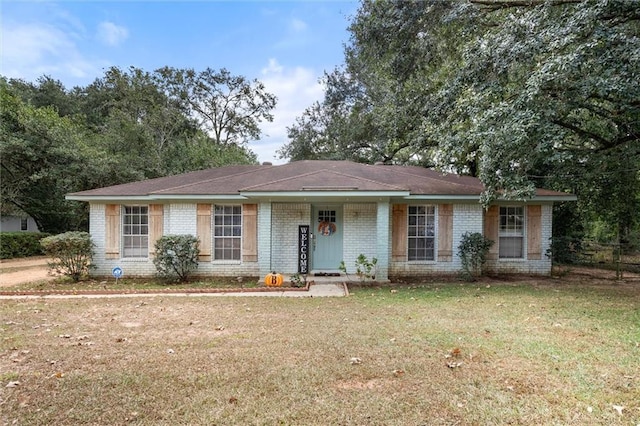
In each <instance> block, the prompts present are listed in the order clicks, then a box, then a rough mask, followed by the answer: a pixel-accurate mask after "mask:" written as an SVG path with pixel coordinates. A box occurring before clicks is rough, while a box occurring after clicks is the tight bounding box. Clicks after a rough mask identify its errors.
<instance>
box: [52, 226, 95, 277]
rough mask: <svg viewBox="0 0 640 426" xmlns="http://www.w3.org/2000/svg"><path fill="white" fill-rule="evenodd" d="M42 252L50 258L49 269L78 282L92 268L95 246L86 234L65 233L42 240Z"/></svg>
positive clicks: (76, 232)
mask: <svg viewBox="0 0 640 426" xmlns="http://www.w3.org/2000/svg"><path fill="white" fill-rule="evenodd" d="M40 243H41V245H42V248H43V249H44V252H45V254H46V255H47V256H49V257H50V258H51V261H50V262H49V267H50V268H51V269H53V270H54V271H56V272H58V273H60V274H63V275H66V276H69V277H71V278H72V279H73V281H75V282H78V281H80V278H82V276H83V275H86V274H88V273H89V268H92V267H93V265H91V260H92V259H93V249H94V247H95V244H94V243H93V241H92V240H91V236H90V235H89V234H88V233H87V232H78V231H73V232H65V233H64V234H58V235H53V236H51V237H47V238H43V239H42V241H41V242H40Z"/></svg>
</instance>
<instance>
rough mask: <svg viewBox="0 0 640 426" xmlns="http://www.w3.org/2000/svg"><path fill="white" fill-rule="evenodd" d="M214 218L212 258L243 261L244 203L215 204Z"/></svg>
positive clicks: (215, 259)
mask: <svg viewBox="0 0 640 426" xmlns="http://www.w3.org/2000/svg"><path fill="white" fill-rule="evenodd" d="M230 210H231V211H230ZM234 218H237V219H234ZM212 220H213V226H212V234H213V235H212V240H213V252H212V255H213V256H212V259H213V260H214V261H238V262H240V261H242V205H241V204H215V205H214V206H213V215H212ZM229 246H230V247H229Z"/></svg>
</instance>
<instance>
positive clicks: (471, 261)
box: [458, 232, 493, 281]
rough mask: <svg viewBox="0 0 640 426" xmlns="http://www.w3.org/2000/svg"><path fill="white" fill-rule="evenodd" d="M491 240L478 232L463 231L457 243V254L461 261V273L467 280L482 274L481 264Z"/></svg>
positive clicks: (491, 243)
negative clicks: (458, 243)
mask: <svg viewBox="0 0 640 426" xmlns="http://www.w3.org/2000/svg"><path fill="white" fill-rule="evenodd" d="M492 245H493V241H491V240H490V239H488V238H486V237H485V236H484V235H482V234H481V233H479V232H465V233H464V235H462V239H461V240H460V245H458V256H459V257H460V261H461V262H462V275H463V276H464V277H465V279H467V280H469V281H473V280H475V278H476V277H478V276H480V275H482V273H483V270H482V268H483V266H484V264H485V263H486V261H487V254H488V253H489V249H490V248H491V246H492Z"/></svg>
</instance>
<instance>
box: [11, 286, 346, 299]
mask: <svg viewBox="0 0 640 426" xmlns="http://www.w3.org/2000/svg"><path fill="white" fill-rule="evenodd" d="M348 295H349V290H348V288H347V285H346V284H345V283H343V282H339V283H338V282H325V283H313V284H311V285H310V286H309V291H304V290H300V291H291V290H290V291H265V292H260V291H255V292H252V291H244V292H233V291H231V292H228V293H135V294H77V295H74V294H48V295H15V296H14V295H11V296H7V295H0V300H2V299H81V298H86V299H97V298H122V297H156V296H162V297H221V296H225V297H229V296H232V297H239V296H244V297H344V296H348Z"/></svg>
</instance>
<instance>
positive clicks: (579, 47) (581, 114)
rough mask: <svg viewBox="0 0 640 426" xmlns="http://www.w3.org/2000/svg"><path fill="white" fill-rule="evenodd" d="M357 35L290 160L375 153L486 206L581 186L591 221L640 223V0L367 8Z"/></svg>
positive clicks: (480, 0) (356, 21)
mask: <svg viewBox="0 0 640 426" xmlns="http://www.w3.org/2000/svg"><path fill="white" fill-rule="evenodd" d="M349 30H350V32H351V39H350V42H349V44H348V45H347V46H346V48H345V69H344V71H343V72H341V73H339V74H338V75H336V77H335V78H327V79H326V85H327V91H326V94H325V99H324V101H323V103H322V104H319V105H317V106H314V108H312V109H309V110H307V111H306V112H305V114H303V116H302V117H301V118H300V119H299V120H298V121H296V123H295V124H294V125H293V126H292V127H291V128H290V129H289V137H290V141H289V143H288V144H287V145H286V146H285V148H284V149H283V150H282V151H281V153H282V154H285V155H286V154H290V153H295V154H296V155H307V154H309V153H310V154H311V155H315V156H323V155H327V154H328V153H333V152H336V151H337V152H339V153H340V155H341V156H343V157H345V158H349V156H351V157H355V158H358V157H359V156H358V155H357V153H358V152H359V150H361V149H362V147H365V149H368V150H369V155H367V156H362V157H361V158H362V159H363V160H364V161H367V162H372V161H379V160H384V161H388V162H415V163H418V164H422V165H435V166H437V167H438V168H440V169H442V170H444V171H456V172H459V173H465V174H471V175H474V176H478V177H479V178H480V179H481V180H482V182H483V183H484V184H485V187H486V191H485V192H484V194H483V197H482V201H483V203H484V204H485V205H488V204H489V203H490V202H491V201H492V200H494V199H496V198H497V197H504V198H507V199H527V198H529V197H531V196H532V195H533V190H534V187H535V186H544V187H550V188H552V189H558V190H570V191H572V192H574V193H576V194H577V195H578V197H579V200H580V204H579V206H580V209H579V210H577V213H578V214H579V215H580V218H579V219H580V220H590V219H593V218H594V217H595V218H606V220H607V221H609V222H612V223H615V224H616V229H619V232H620V235H621V236H623V238H626V236H628V234H629V233H630V232H631V230H633V229H636V230H637V229H638V227H639V223H638V222H639V221H640V219H639V216H638V215H637V211H640V205H639V204H638V199H639V198H640V197H639V195H638V194H640V179H639V176H640V172H639V169H640V152H639V151H640V143H638V142H639V141H638V137H639V136H638V135H639V134H640V132H639V127H640V103H639V102H638V99H640V86H639V85H638V84H637V75H639V74H640V57H639V56H638V54H637V52H638V51H640V46H639V44H640V36H639V35H640V4H639V3H637V2H629V1H626V0H610V1H594V0H551V1H542V0H526V1H524V0H468V1H466V2H462V1H438V2H418V1H399V0H387V1H363V3H362V6H361V7H360V9H359V10H358V12H357V13H356V15H355V17H354V18H353V20H352V23H351V25H350V27H349ZM343 123H345V124H343ZM359 128H360V129H362V131H358V132H353V129H359ZM328 136H330V137H328ZM336 147H338V148H340V149H338V150H336Z"/></svg>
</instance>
